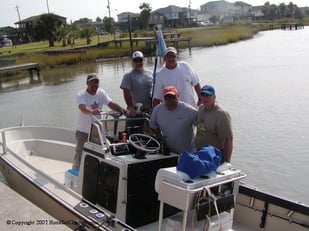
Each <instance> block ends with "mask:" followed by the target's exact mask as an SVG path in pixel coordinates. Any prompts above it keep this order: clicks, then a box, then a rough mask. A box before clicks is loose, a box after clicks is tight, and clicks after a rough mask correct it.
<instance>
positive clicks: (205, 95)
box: [201, 93, 213, 97]
mask: <svg viewBox="0 0 309 231" xmlns="http://www.w3.org/2000/svg"><path fill="white" fill-rule="evenodd" d="M201 96H204V97H211V96H213V95H209V94H205V93H204V94H201Z"/></svg>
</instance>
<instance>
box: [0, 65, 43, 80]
mask: <svg viewBox="0 0 309 231" xmlns="http://www.w3.org/2000/svg"><path fill="white" fill-rule="evenodd" d="M19 71H29V75H30V78H31V79H32V78H33V71H36V73H37V76H38V78H39V77H40V66H39V64H38V63H25V64H20V65H11V66H5V67H0V77H2V76H4V74H8V73H12V72H19Z"/></svg>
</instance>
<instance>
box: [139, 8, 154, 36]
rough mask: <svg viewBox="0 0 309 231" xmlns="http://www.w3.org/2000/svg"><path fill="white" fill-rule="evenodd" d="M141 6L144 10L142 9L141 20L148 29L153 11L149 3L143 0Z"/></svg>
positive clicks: (145, 28)
mask: <svg viewBox="0 0 309 231" xmlns="http://www.w3.org/2000/svg"><path fill="white" fill-rule="evenodd" d="M139 8H140V9H141V10H142V11H141V20H142V22H143V27H144V30H148V27H149V19H150V13H151V10H152V9H151V7H150V5H149V3H145V2H143V3H142V4H141V5H140V6H139Z"/></svg>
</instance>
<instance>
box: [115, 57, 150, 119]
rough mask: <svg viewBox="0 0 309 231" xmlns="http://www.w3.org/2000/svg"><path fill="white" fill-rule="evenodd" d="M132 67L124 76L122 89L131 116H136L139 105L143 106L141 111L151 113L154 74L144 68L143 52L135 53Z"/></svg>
mask: <svg viewBox="0 0 309 231" xmlns="http://www.w3.org/2000/svg"><path fill="white" fill-rule="evenodd" d="M132 67H133V69H132V70H131V71H130V72H129V73H126V74H125V75H124V76H123V78H122V82H121V84H120V88H121V89H122V90H123V97H124V100H125V102H126V104H127V108H128V110H129V111H130V115H132V116H135V114H136V109H137V108H138V107H137V105H138V104H141V105H142V107H141V110H143V111H146V112H149V109H150V106H151V91H152V82H153V81H152V72H151V71H149V70H147V69H145V68H144V55H143V53H142V52H141V51H135V52H133V54H132Z"/></svg>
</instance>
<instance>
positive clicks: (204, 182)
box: [155, 163, 246, 231]
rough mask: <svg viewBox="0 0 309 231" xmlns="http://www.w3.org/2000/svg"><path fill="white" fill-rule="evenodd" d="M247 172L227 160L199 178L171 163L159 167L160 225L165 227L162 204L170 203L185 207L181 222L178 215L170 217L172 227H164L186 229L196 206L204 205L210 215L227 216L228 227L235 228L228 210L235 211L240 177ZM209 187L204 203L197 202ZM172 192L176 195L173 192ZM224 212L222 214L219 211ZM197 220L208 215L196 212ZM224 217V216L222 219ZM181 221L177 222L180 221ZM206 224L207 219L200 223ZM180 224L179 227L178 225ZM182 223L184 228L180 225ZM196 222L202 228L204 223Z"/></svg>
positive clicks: (157, 183) (157, 179)
mask: <svg viewBox="0 0 309 231" xmlns="http://www.w3.org/2000/svg"><path fill="white" fill-rule="evenodd" d="M245 176H246V175H245V174H244V173H243V172H241V171H240V170H238V169H235V168H233V167H232V166H231V165H230V164H227V163H224V164H223V165H221V166H220V167H219V168H218V169H217V171H216V172H211V173H209V174H206V175H203V176H201V177H198V178H194V179H191V178H190V177H189V176H188V175H186V174H185V173H182V172H179V171H177V169H176V167H169V168H164V169H160V170H159V171H158V173H157V177H156V181H155V190H156V191H157V192H158V194H159V197H158V198H159V200H160V215H159V229H158V230H161V228H162V219H163V213H164V211H163V206H164V204H168V205H171V206H174V207H176V208H178V209H180V210H181V211H183V213H182V216H183V219H182V224H181V222H178V221H179V219H178V217H177V216H175V217H174V218H175V219H176V220H173V217H171V218H169V219H170V220H172V221H170V222H167V223H168V224H173V225H174V226H173V227H169V228H166V229H164V230H170V229H171V228H172V230H175V228H176V229H177V230H183V231H185V230H187V229H188V227H187V219H188V216H189V215H190V214H191V215H192V213H195V210H196V207H197V206H201V208H204V209H205V212H206V214H207V215H210V216H212V217H213V216H216V215H217V216H218V217H221V218H226V224H225V227H226V228H227V229H224V230H228V229H229V228H232V218H231V217H232V214H231V215H228V213H227V212H229V211H232V210H233V208H234V201H235V196H236V194H237V193H238V188H239V182H240V179H243V178H244V177H245ZM204 189H207V190H208V191H207V195H205V196H204V198H203V203H202V204H199V205H197V203H198V196H199V195H201V193H202V191H203V190H204ZM171 195H173V196H171ZM210 201H212V202H214V201H216V205H215V206H216V207H217V208H214V207H213V204H212V202H210ZM219 213H220V214H221V215H220V216H219V215H218V214H219ZM196 218H197V220H196V219H195V220H194V222H196V223H198V222H197V221H199V220H205V219H206V216H205V214H203V217H202V218H199V217H198V215H197V217H196ZM222 220H223V219H221V221H219V222H221V223H223V222H222ZM177 222H178V223H179V224H178V223H177ZM201 223H202V224H204V221H202V222H200V223H199V224H201ZM175 224H177V227H175ZM181 227H182V228H181ZM198 227H199V226H197V225H196V228H197V230H200V228H201V227H202V225H201V226H200V227H199V228H198Z"/></svg>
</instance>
